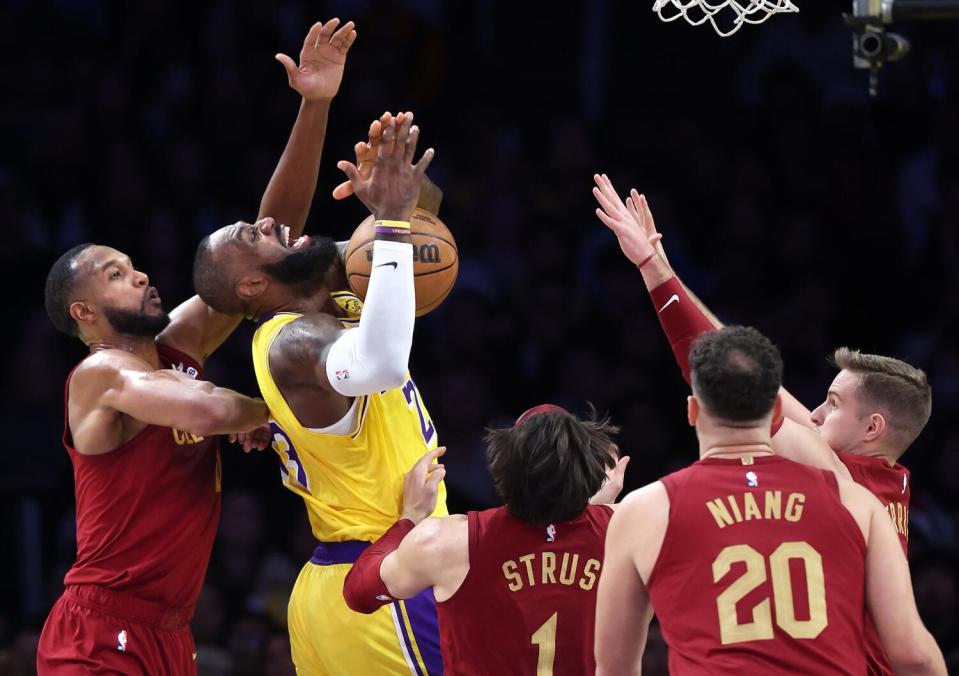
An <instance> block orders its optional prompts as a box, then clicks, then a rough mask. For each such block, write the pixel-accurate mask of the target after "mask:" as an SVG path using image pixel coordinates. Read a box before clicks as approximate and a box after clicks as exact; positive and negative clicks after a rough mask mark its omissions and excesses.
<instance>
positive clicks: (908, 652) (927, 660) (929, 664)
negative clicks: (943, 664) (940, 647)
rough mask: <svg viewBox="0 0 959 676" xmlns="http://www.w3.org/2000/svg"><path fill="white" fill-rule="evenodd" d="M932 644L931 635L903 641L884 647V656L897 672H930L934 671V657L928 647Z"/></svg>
mask: <svg viewBox="0 0 959 676" xmlns="http://www.w3.org/2000/svg"><path fill="white" fill-rule="evenodd" d="M933 645H935V643H934V641H933V639H932V637H927V639H926V640H919V641H908V642H903V643H902V645H896V646H889V647H886V656H887V657H888V658H889V662H890V663H891V664H892V666H893V669H894V670H895V672H896V673H897V674H932V673H936V670H935V664H936V657H935V654H934V653H933V652H932V650H931V649H930V648H931V646H933Z"/></svg>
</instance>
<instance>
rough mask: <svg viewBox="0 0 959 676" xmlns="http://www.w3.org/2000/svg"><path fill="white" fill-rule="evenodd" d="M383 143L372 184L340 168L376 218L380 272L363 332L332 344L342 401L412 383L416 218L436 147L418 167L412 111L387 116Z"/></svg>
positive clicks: (330, 364)
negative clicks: (413, 228)
mask: <svg viewBox="0 0 959 676" xmlns="http://www.w3.org/2000/svg"><path fill="white" fill-rule="evenodd" d="M381 122H382V123H383V138H382V141H381V143H380V145H379V149H378V151H377V152H378V156H377V160H376V164H375V166H374V167H373V170H372V172H371V173H370V177H369V178H363V177H362V176H361V175H360V173H359V170H358V168H357V167H356V166H355V165H354V164H351V163H350V162H345V161H343V162H340V163H339V164H338V165H337V166H339V167H340V169H341V170H343V172H344V173H345V174H346V175H347V176H348V177H349V179H350V182H351V183H352V185H353V190H354V192H355V194H356V196H357V197H358V198H359V199H360V201H361V202H363V204H364V205H366V207H367V208H368V209H369V210H370V212H371V213H372V214H373V216H374V218H375V219H376V221H375V226H376V227H375V235H374V241H373V266H372V269H371V272H370V283H369V289H368V290H367V293H366V299H365V301H364V305H363V315H362V317H361V318H360V325H359V328H357V329H355V330H351V331H344V332H343V333H342V334H341V335H340V336H339V337H338V338H337V340H336V342H335V343H334V344H333V345H331V346H330V349H329V351H328V353H327V357H326V374H327V376H328V378H329V382H330V385H331V386H332V388H333V389H334V390H336V391H337V392H339V393H340V394H342V395H345V396H349V397H355V396H359V395H361V394H368V393H370V392H377V391H380V390H386V389H391V388H393V387H398V386H400V385H402V384H403V382H404V381H405V378H406V372H407V367H408V366H407V365H408V362H409V354H410V349H411V347H412V344H413V324H414V320H415V315H416V300H415V289H414V285H413V246H412V244H411V243H410V235H409V232H410V224H409V220H410V216H411V215H412V213H413V208H414V207H415V205H416V202H417V198H418V195H419V191H420V186H421V184H422V181H423V176H424V173H425V171H426V168H427V167H428V166H429V163H430V161H431V160H432V158H433V154H434V153H433V149H432V148H430V149H428V150H427V151H426V152H425V153H423V157H422V158H420V160H419V162H417V163H416V164H413V157H414V155H415V153H416V144H417V140H418V138H419V128H418V127H415V126H413V114H412V113H400V114H399V115H398V116H397V117H396V118H394V119H389V118H387V117H386V116H384V117H383V118H381Z"/></svg>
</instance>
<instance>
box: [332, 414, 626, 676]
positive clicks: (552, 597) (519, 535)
mask: <svg viewBox="0 0 959 676" xmlns="http://www.w3.org/2000/svg"><path fill="white" fill-rule="evenodd" d="M615 431H616V428H614V427H611V426H610V425H609V424H608V423H607V422H605V421H601V422H597V421H593V420H577V419H576V417H575V416H573V415H572V414H570V413H568V412H567V411H565V410H564V409H562V408H560V407H558V406H553V405H551V404H543V405H541V406H537V407H535V408H531V409H530V410H528V411H526V412H525V413H523V415H521V416H520V417H519V418H518V419H517V421H516V424H515V425H513V426H512V427H510V428H507V429H499V430H491V431H490V433H489V435H488V436H487V451H486V457H487V461H488V464H489V469H490V473H491V474H492V476H493V482H494V484H495V486H496V490H497V492H498V493H499V495H500V497H502V498H503V501H504V502H505V505H504V506H503V507H498V508H496V509H489V510H486V511H484V512H469V513H468V514H465V515H463V514H456V515H452V516H449V517H441V518H426V517H428V516H429V514H430V512H431V511H432V505H433V504H435V502H436V496H435V485H436V484H437V483H438V480H437V479H436V478H435V477H436V475H437V474H438V473H441V472H443V471H444V470H442V469H439V470H437V469H433V467H434V466H431V465H430V464H429V463H430V462H431V460H432V457H433V456H435V455H437V452H434V454H433V455H428V456H426V457H425V458H423V460H422V461H420V462H419V463H418V464H417V466H416V467H414V468H413V470H412V471H411V472H410V474H409V475H408V476H407V479H406V492H405V494H404V512H403V516H402V518H401V520H400V521H398V522H397V523H395V524H394V525H393V526H392V527H391V528H390V529H389V530H388V531H387V532H386V533H385V534H384V535H383V537H381V538H380V539H379V540H378V541H377V542H375V543H374V544H373V546H371V547H370V548H369V549H367V550H366V551H365V552H364V553H363V555H362V556H360V558H359V559H358V560H357V562H356V564H355V565H354V566H353V570H352V571H350V574H349V575H348V576H347V578H346V585H345V588H344V595H345V597H346V599H347V603H348V604H349V605H350V607H351V608H353V609H354V610H356V611H358V612H362V613H370V612H375V611H376V609H378V608H380V607H381V606H384V605H395V604H396V603H397V602H398V601H397V599H405V598H410V597H411V596H414V595H416V594H418V593H420V592H421V591H422V590H424V589H430V588H432V590H433V594H434V595H435V597H436V602H437V603H436V606H437V610H438V613H439V618H440V635H441V638H442V646H443V665H444V669H445V673H446V674H519V675H522V674H528V675H530V676H544V675H548V674H554V673H555V674H591V673H593V670H594V669H595V664H594V661H593V647H592V646H593V612H594V609H595V604H596V582H597V579H598V577H599V575H600V572H601V570H602V567H603V563H602V561H603V556H602V554H603V539H604V537H605V534H606V527H607V525H608V522H609V518H610V515H611V514H612V509H611V508H610V506H609V505H607V504H589V503H590V502H593V503H607V502H609V503H611V502H612V501H613V500H614V499H615V498H616V496H617V495H618V494H619V491H620V490H621V489H622V487H623V483H622V481H623V473H624V472H625V468H626V463H627V462H628V460H629V458H628V457H623V458H621V459H619V460H618V461H616V460H615V458H614V454H615V452H616V451H615V446H614V445H613V443H612V441H611V439H610V434H612V433H614V432H615ZM440 450H442V449H440ZM597 492H598V493H597ZM590 496H593V499H592V500H591V499H590ZM430 498H432V499H430ZM424 519H425V520H424Z"/></svg>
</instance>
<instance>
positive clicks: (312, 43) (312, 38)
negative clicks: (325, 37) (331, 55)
mask: <svg viewBox="0 0 959 676" xmlns="http://www.w3.org/2000/svg"><path fill="white" fill-rule="evenodd" d="M321 30H323V22H322V21H317V22H316V23H315V24H313V25H312V26H310V32H309V33H307V34H306V38H305V39H304V40H303V48H304V49H305V48H307V47H316V43H317V41H318V40H319V37H320V31H321Z"/></svg>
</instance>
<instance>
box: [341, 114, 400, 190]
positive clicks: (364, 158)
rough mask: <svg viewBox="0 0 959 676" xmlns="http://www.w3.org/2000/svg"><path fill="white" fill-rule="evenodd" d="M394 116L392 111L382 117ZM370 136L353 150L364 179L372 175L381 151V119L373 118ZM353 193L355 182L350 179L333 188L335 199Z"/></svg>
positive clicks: (358, 171) (357, 168)
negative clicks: (377, 156) (377, 155)
mask: <svg viewBox="0 0 959 676" xmlns="http://www.w3.org/2000/svg"><path fill="white" fill-rule="evenodd" d="M392 118H393V116H392V115H390V113H383V118H381V119H386V120H391V119H392ZM368 136H369V138H368V140H367V141H366V142H365V143H364V142H363V141H360V142H359V143H357V144H356V145H355V146H353V152H355V153H356V170H357V173H359V175H360V178H362V179H368V178H369V177H370V175H371V174H372V173H373V165H374V164H376V154H377V153H378V152H379V148H380V139H381V138H382V137H383V123H382V122H381V121H380V120H373V122H372V124H370V131H369V134H368ZM352 194H353V184H352V183H350V182H349V181H348V180H347V181H343V182H342V183H340V184H339V185H338V186H336V187H335V188H333V199H335V200H342V199H346V198H347V197H349V196H350V195H352Z"/></svg>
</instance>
